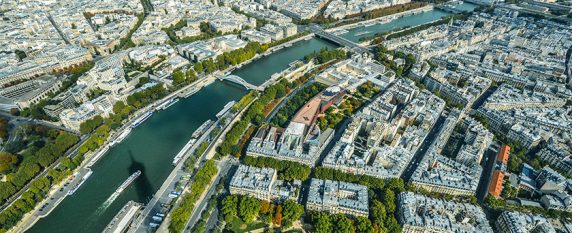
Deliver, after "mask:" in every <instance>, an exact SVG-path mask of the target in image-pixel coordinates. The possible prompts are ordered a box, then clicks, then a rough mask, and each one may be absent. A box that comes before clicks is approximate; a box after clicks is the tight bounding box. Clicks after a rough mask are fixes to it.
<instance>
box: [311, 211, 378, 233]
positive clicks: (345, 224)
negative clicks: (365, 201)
mask: <svg viewBox="0 0 572 233" xmlns="http://www.w3.org/2000/svg"><path fill="white" fill-rule="evenodd" d="M307 219H308V222H309V223H310V224H311V225H312V226H313V227H314V230H313V232H316V233H329V232H339V233H354V232H358V233H374V232H376V230H378V229H374V226H373V225H372V224H371V221H369V219H367V218H366V217H357V219H356V220H355V221H354V220H353V219H351V218H348V217H347V216H346V215H344V214H330V213H328V212H311V213H310V214H309V215H308V218H307ZM377 232H379V231H377Z"/></svg>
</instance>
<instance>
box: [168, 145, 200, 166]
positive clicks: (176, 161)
mask: <svg viewBox="0 0 572 233" xmlns="http://www.w3.org/2000/svg"><path fill="white" fill-rule="evenodd" d="M195 141H196V139H194V138H191V139H190V140H189V141H188V142H187V144H185V146H183V149H181V150H180V151H179V153H178V154H177V155H176V156H175V158H173V166H177V164H178V163H179V161H181V159H182V158H183V156H184V155H185V152H187V151H188V150H189V148H191V146H192V145H193V144H194V143H195Z"/></svg>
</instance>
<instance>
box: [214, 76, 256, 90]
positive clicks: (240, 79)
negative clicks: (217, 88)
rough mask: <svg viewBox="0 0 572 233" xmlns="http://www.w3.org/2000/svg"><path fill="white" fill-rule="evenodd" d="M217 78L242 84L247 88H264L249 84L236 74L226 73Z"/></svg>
mask: <svg viewBox="0 0 572 233" xmlns="http://www.w3.org/2000/svg"><path fill="white" fill-rule="evenodd" d="M217 78H218V79H219V80H221V81H229V82H233V83H236V84H238V85H241V86H243V87H244V88H246V89H247V90H257V91H263V90H264V88H262V87H259V86H256V85H253V84H250V83H249V82H247V81H245V80H244V79H242V78H241V77H239V76H236V75H232V74H231V75H226V76H220V77H217Z"/></svg>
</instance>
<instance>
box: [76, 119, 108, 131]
mask: <svg viewBox="0 0 572 233" xmlns="http://www.w3.org/2000/svg"><path fill="white" fill-rule="evenodd" d="M102 124H103V117H101V116H95V117H93V118H91V119H89V120H87V121H85V122H83V123H81V124H80V125H79V131H80V132H81V133H82V134H88V133H91V132H92V131H93V130H94V129H95V128H97V127H98V126H100V125H102Z"/></svg>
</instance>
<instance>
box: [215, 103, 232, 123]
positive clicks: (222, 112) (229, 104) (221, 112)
mask: <svg viewBox="0 0 572 233" xmlns="http://www.w3.org/2000/svg"><path fill="white" fill-rule="evenodd" d="M235 103H236V101H234V100H233V101H230V102H228V103H226V105H224V107H223V108H222V110H220V111H219V112H218V113H217V114H216V117H217V118H219V119H220V118H221V117H222V116H224V114H226V113H227V112H228V110H230V109H231V108H232V106H234V104H235Z"/></svg>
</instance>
